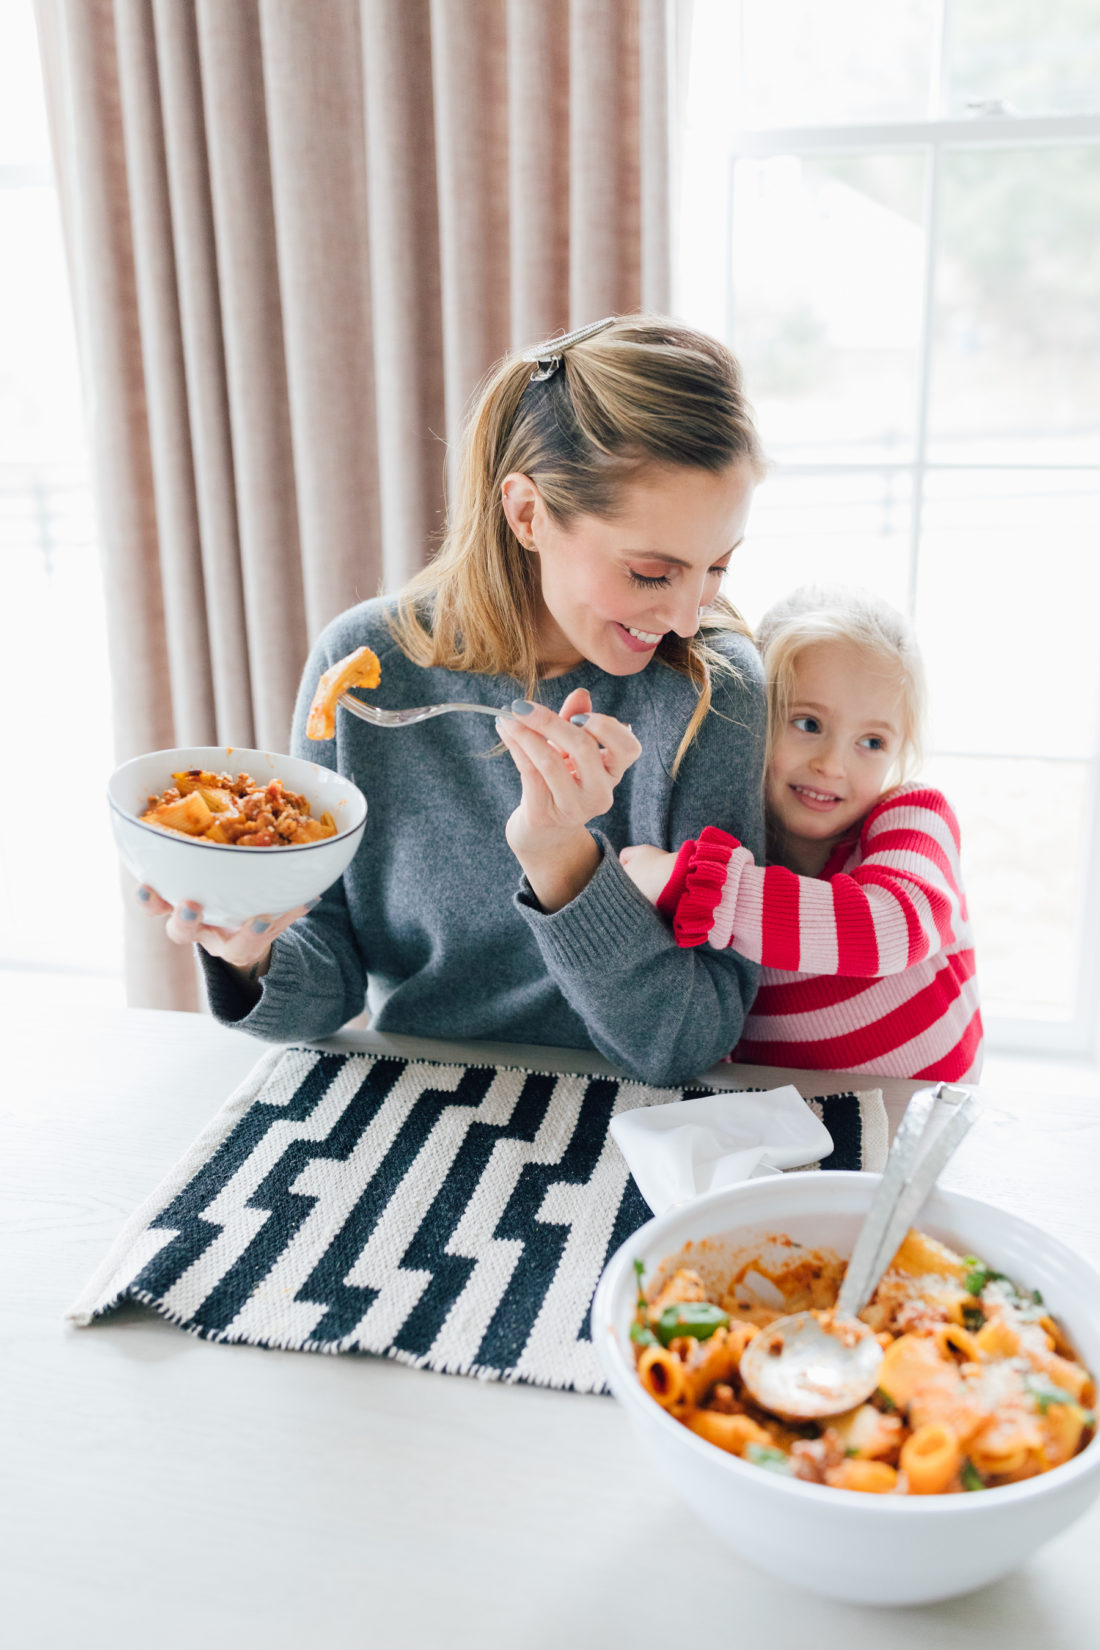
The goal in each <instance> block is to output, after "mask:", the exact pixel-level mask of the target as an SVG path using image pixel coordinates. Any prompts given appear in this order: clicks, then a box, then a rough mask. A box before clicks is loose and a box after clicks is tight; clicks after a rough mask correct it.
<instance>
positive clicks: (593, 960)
mask: <svg viewBox="0 0 1100 1650" xmlns="http://www.w3.org/2000/svg"><path fill="white" fill-rule="evenodd" d="M551 352H553V353H551ZM532 361H537V362H538V364H537V365H536V367H535V369H534V370H532ZM555 363H556V364H555ZM761 467H762V466H761V455H760V448H759V443H758V439H757V436H756V432H755V430H754V428H753V424H752V420H751V415H750V412H749V409H748V407H747V405H746V403H745V401H744V398H743V396H742V394H741V385H740V374H739V371H738V368H737V365H736V363H735V361H734V360H733V358H732V357H731V356H730V355H729V353H728V351H726V350H725V349H724V348H723V347H722V346H721V345H719V344H718V343H716V342H715V341H714V340H713V339H710V338H707V337H705V336H704V335H702V334H699V333H696V332H694V331H692V330H691V329H689V328H687V327H683V326H681V325H679V324H678V323H676V322H672V321H667V320H663V319H660V318H657V317H646V316H629V317H621V318H618V319H614V320H611V321H608V322H605V323H603V324H601V325H600V326H598V327H596V328H588V329H584V331H583V332H582V334H581V335H571V338H570V339H569V340H559V341H557V342H556V343H551V344H548V345H546V346H544V347H543V350H542V351H541V360H539V359H538V356H537V355H536V354H532V355H530V356H528V357H525V358H518V357H510V358H508V359H506V360H505V362H504V363H503V364H502V365H501V366H500V368H499V369H498V370H497V371H496V373H495V374H494V375H493V376H492V377H491V379H490V380H489V382H488V383H487V385H486V387H485V389H484V390H483V392H482V394H481V397H480V399H479V401H478V403H477V405H476V407H475V409H474V412H473V415H472V417H471V419H470V422H469V425H468V427H467V430H466V434H465V439H464V443H463V450H462V454H461V463H460V470H459V479H458V485H457V490H456V499H455V507H454V511H453V514H452V518H451V521H450V523H449V527H448V531H447V534H446V538H445V541H444V544H443V548H442V550H441V552H440V554H439V556H438V557H437V558H436V559H435V560H434V561H433V562H432V563H431V565H430V566H429V567H428V568H426V569H425V570H424V571H423V572H422V573H420V574H419V575H417V576H416V577H415V578H414V579H413V580H412V581H411V582H410V584H409V585H408V586H407V587H406V588H405V590H404V591H403V592H402V593H401V594H400V595H399V596H398V597H397V598H378V599H376V600H374V601H369V602H364V603H363V604H362V605H361V606H359V607H356V608H353V609H351V610H350V611H349V612H347V613H344V614H342V615H341V616H340V617H339V618H337V619H336V620H334V621H333V622H332V623H331V624H330V625H329V626H328V628H327V629H326V630H325V632H324V633H323V635H322V636H321V637H320V638H319V640H318V642H317V644H316V645H315V647H314V648H313V651H312V653H311V655H310V659H309V662H308V664H307V666H306V670H305V674H304V676H303V679H302V685H301V691H300V694H299V699H298V705H297V709H296V712H295V718H294V732H293V743H292V749H293V751H294V752H295V754H298V755H308V756H310V757H312V758H313V759H314V760H316V761H321V762H325V763H327V764H328V765H329V766H331V767H334V768H336V769H338V770H339V771H340V772H341V773H344V774H346V775H347V776H348V777H349V778H351V779H353V780H354V781H355V783H356V784H358V785H359V786H360V788H361V789H362V790H363V791H364V793H365V794H366V797H367V802H368V815H367V831H366V837H365V840H364V843H363V845H362V847H361V848H360V850H359V852H358V854H357V856H356V859H355V861H354V862H353V864H352V865H351V867H350V868H349V870H348V871H347V873H345V876H344V878H343V879H342V881H341V883H340V884H338V885H337V886H335V887H333V888H331V889H329V891H328V892H327V893H326V895H325V896H324V898H323V900H322V901H321V902H320V903H319V904H317V905H316V907H315V908H314V909H311V910H308V911H301V910H299V911H291V912H288V913H286V914H285V915H283V916H281V917H279V918H277V919H275V920H271V919H270V918H266V917H259V918H257V919H256V920H254V921H253V922H251V923H248V924H245V925H244V926H243V927H242V928H241V929H240V930H238V931H237V932H235V933H230V932H228V931H226V930H221V929H217V928H211V927H207V926H204V925H203V923H202V913H201V911H200V910H199V909H198V907H197V906H195V905H194V904H184V905H181V906H179V907H177V908H176V910H174V911H173V912H172V913H171V915H170V917H169V920H168V924H167V932H168V934H169V935H170V937H171V938H172V939H173V940H176V941H177V942H179V943H189V942H191V941H197V942H198V944H199V946H200V958H201V960H202V962H203V967H204V970H205V973H206V979H207V987H208V990H209V994H210V1001H211V1007H212V1008H213V1011H214V1013H215V1014H216V1015H217V1017H218V1018H219V1019H220V1020H222V1021H223V1022H224V1023H227V1024H233V1025H237V1026H239V1027H240V1028H241V1029H243V1030H246V1031H250V1032H253V1033H254V1034H255V1035H257V1036H260V1037H265V1038H270V1039H272V1040H275V1041H292V1040H295V1039H313V1038H318V1037H324V1036H327V1035H330V1034H331V1033H333V1032H335V1031H336V1030H337V1029H338V1028H339V1027H340V1026H341V1025H343V1024H344V1023H345V1022H346V1021H347V1020H348V1019H350V1018H351V1017H352V1016H353V1015H355V1014H357V1013H358V1012H359V1011H360V1010H361V1008H362V1007H363V1000H364V993H365V992H366V994H367V998H368V1002H369V1006H370V1010H371V1016H372V1025H373V1026H374V1027H375V1028H376V1029H377V1030H379V1031H392V1032H405V1033H414V1034H419V1035H422V1036H433V1037H449V1038H492V1039H495V1040H499V1041H503V1042H521V1043H547V1044H564V1045H567V1046H570V1047H577V1048H589V1047H594V1048H597V1049H599V1050H600V1051H601V1053H603V1054H605V1055H607V1056H608V1057H609V1058H611V1059H612V1060H614V1061H615V1062H616V1064H617V1065H619V1066H620V1067H622V1068H623V1069H625V1070H626V1071H627V1072H629V1073H631V1074H633V1075H636V1076H637V1077H639V1078H640V1079H642V1080H644V1081H648V1082H654V1083H661V1084H678V1083H681V1082H684V1081H686V1080H687V1079H689V1078H691V1077H693V1076H694V1075H695V1074H696V1073H698V1072H700V1071H702V1070H704V1069H705V1068H706V1067H707V1066H709V1065H711V1064H712V1063H713V1062H714V1061H716V1060H717V1059H719V1058H720V1057H721V1056H722V1055H723V1054H725V1053H726V1052H727V1051H728V1050H729V1049H730V1048H732V1047H733V1045H734V1044H735V1043H736V1041H737V1038H738V1036H739V1034H740V1030H741V1023H742V1020H743V1017H744V1013H745V1009H746V1006H747V1005H748V1003H750V1002H751V1000H752V996H753V993H754V991H755V988H756V979H757V968H756V966H755V965H754V964H752V963H750V962H747V961H746V960H745V959H743V958H740V957H738V956H737V955H736V954H734V953H728V952H727V953H720V954H719V953H714V952H708V953H707V954H706V955H703V954H700V953H699V952H697V951H685V950H681V949H680V948H679V947H677V945H676V943H675V940H674V938H673V937H672V935H671V934H670V933H669V931H668V928H667V927H666V925H665V924H664V922H663V921H662V919H661V918H660V917H659V916H658V915H657V913H656V912H655V911H654V910H653V908H652V906H650V905H649V904H648V902H647V901H646V900H645V899H644V898H643V896H642V895H641V894H640V893H639V892H638V890H637V889H636V888H635V887H634V886H633V884H632V883H631V881H630V879H629V878H628V877H627V876H626V874H625V872H624V871H623V869H622V867H621V865H620V864H619V860H618V855H617V850H618V849H619V848H620V847H622V846H623V845H625V844H626V843H629V842H637V841H649V842H657V843H662V844H664V845H666V846H672V845H673V844H677V845H678V844H679V843H680V842H681V841H683V840H684V838H685V837H689V836H694V835H698V833H699V831H700V830H701V829H702V828H703V826H704V825H705V824H708V823H710V824H713V823H714V822H715V821H718V823H719V824H720V825H721V826H722V828H723V829H725V830H727V831H728V832H729V833H730V834H731V835H734V836H736V837H737V838H738V839H739V840H740V841H742V842H745V843H747V844H749V845H751V846H752V848H753V849H754V851H759V850H760V849H761V848H762V846H763V840H762V819H761V772H762V763H763V748H764V701H763V692H762V685H761V672H760V665H759V660H758V658H757V656H756V653H755V651H754V649H753V648H752V646H751V643H750V642H749V640H748V639H747V634H746V631H745V628H744V626H743V624H742V623H741V621H740V620H739V618H738V617H737V615H736V613H735V612H734V610H733V609H732V608H731V607H729V605H728V604H726V603H725V602H724V601H723V600H722V599H721V598H720V597H719V594H718V589H719V583H720V580H721V577H722V574H723V572H724V571H725V568H726V566H727V564H728V562H729V559H730V556H731V554H732V552H733V550H734V549H735V548H736V546H737V544H738V543H739V541H740V539H741V537H742V535H743V533H744V528H745V522H746V519H747V516H748V511H749V505H750V501H751V497H752V492H753V488H754V486H755V483H756V481H757V479H758V478H759V475H760V473H761ZM703 610H706V616H705V617H704V618H701V614H702V613H703ZM364 645H365V646H367V647H370V648H372V649H373V650H374V651H375V652H376V653H377V654H378V656H379V659H380V660H381V669H382V685H381V688H380V689H379V693H378V700H379V702H380V703H381V704H384V705H386V706H389V707H395V708H400V707H405V706H410V705H424V704H432V703H438V702H441V701H450V700H460V699H467V700H469V701H470V702H471V703H479V704H500V705H501V706H502V709H507V707H510V706H511V707H512V710H511V713H510V714H508V715H507V716H506V717H505V718H503V719H502V720H501V721H499V722H498V723H497V726H496V729H495V730H494V728H493V727H492V726H490V725H489V723H488V722H487V721H486V719H484V718H482V717H480V716H473V715H471V716H463V715H461V714H457V715H451V716H444V717H438V718H436V719H434V720H432V721H429V722H425V723H422V724H420V725H418V726H416V727H413V728H410V729H385V728H378V727H372V726H370V725H368V724H366V723H364V722H362V721H361V720H359V719H358V718H356V717H354V716H351V715H348V714H347V713H346V712H345V713H343V714H342V715H341V716H340V718H339V721H338V725H337V729H336V736H335V738H334V739H333V740H331V741H329V742H327V743H322V744H314V743H311V742H309V741H307V739H306V737H305V718H306V711H307V709H308V706H309V703H310V700H311V698H312V695H313V692H314V688H315V686H316V684H317V681H318V678H319V676H320V675H321V673H322V672H323V671H324V670H325V669H327V668H328V667H329V666H330V665H331V664H333V663H334V662H335V661H336V660H337V659H340V658H342V657H343V656H344V655H346V654H348V653H350V652H351V651H352V650H353V649H354V648H356V647H361V646H364ZM517 686H518V687H519V688H520V689H521V690H522V692H523V694H524V697H523V698H522V699H519V700H517V698H516V694H517ZM513 702H514V703H513ZM578 718H579V719H580V722H579V723H578V721H577V719H578ZM501 741H502V742H503V745H504V747H506V749H503V750H502V749H501V744H500V742H501ZM591 820H598V821H599V824H598V828H595V829H591V830H590V829H589V828H588V826H589V822H590V821H591ZM517 862H518V863H517ZM521 872H522V875H520V874H519V873H521ZM143 892H144V893H145V895H146V902H147V905H148V907H149V908H150V909H152V910H154V911H156V912H158V913H161V912H164V911H167V910H168V907H167V906H166V905H165V903H164V902H163V901H161V900H159V899H158V898H157V896H156V895H155V894H152V892H151V891H149V890H144V891H143Z"/></svg>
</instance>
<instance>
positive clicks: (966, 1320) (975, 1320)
mask: <svg viewBox="0 0 1100 1650" xmlns="http://www.w3.org/2000/svg"><path fill="white" fill-rule="evenodd" d="M984 1322H985V1313H984V1312H983V1311H982V1309H981V1307H980V1306H964V1307H963V1328H964V1329H969V1330H970V1332H971V1334H974V1333H976V1331H977V1330H979V1329H980V1328H981V1327H982V1325H983V1324H984Z"/></svg>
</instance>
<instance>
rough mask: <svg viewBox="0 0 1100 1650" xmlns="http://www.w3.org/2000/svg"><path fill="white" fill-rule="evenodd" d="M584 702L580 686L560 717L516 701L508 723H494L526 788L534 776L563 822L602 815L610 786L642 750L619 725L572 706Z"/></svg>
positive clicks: (586, 698)
mask: <svg viewBox="0 0 1100 1650" xmlns="http://www.w3.org/2000/svg"><path fill="white" fill-rule="evenodd" d="M586 704H591V699H590V697H589V695H588V693H587V692H586V690H584V689H580V688H578V689H575V690H574V692H573V693H571V694H570V695H569V696H568V698H567V699H566V701H565V703H564V704H563V706H562V713H561V714H560V715H558V714H555V712H554V711H552V710H550V709H548V707H547V706H545V705H537V704H532V703H531V702H530V701H529V700H524V699H520V700H517V701H515V703H514V704H513V706H512V717H511V719H509V720H507V721H506V722H504V723H498V727H499V728H500V731H501V737H502V738H503V740H504V742H505V744H506V745H507V746H508V748H509V750H510V751H511V752H512V755H513V757H514V758H515V759H516V762H517V766H518V767H519V769H520V773H521V775H522V776H523V778H524V781H525V784H532V783H534V780H535V776H536V775H537V777H538V779H539V780H541V782H542V785H543V786H544V787H545V793H541V792H540V796H541V795H543V794H545V795H546V798H547V800H549V801H551V802H552V804H553V807H554V809H555V811H556V812H557V814H558V815H559V816H560V817H561V819H562V821H563V822H566V823H578V822H586V821H588V820H589V819H595V818H598V817H599V815H600V814H604V813H606V812H607V810H608V808H610V806H611V803H612V799H613V796H614V789H615V786H616V785H617V784H618V782H619V780H620V779H621V778H622V776H623V774H624V773H625V772H626V770H627V768H629V766H630V764H631V763H632V762H634V761H636V760H637V758H638V755H639V753H640V751H641V745H640V744H639V742H638V740H637V739H636V738H635V737H634V734H633V733H632V731H631V730H630V728H628V727H627V725H626V724H625V723H624V722H619V721H618V720H616V718H615V717H613V716H602V715H598V714H596V713H595V712H593V711H589V710H582V709H575V708H574V707H575V706H581V705H586ZM567 712H568V716H567V715H566V713H567ZM521 757H522V759H523V760H522V763H521V760H520V758H521Z"/></svg>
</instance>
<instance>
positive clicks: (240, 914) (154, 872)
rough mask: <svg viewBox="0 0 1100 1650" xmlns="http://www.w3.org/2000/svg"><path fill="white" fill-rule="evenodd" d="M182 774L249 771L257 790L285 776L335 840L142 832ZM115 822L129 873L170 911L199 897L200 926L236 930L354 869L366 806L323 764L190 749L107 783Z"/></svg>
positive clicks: (272, 754)
mask: <svg viewBox="0 0 1100 1650" xmlns="http://www.w3.org/2000/svg"><path fill="white" fill-rule="evenodd" d="M185 768H207V769H209V770H210V771H212V772H214V773H231V774H234V775H236V774H238V773H248V774H251V775H252V778H253V779H254V780H255V781H256V783H257V785H266V784H268V783H269V781H270V780H272V779H281V780H282V781H283V783H284V785H285V786H286V787H287V789H288V790H290V791H297V792H299V794H300V795H302V796H305V797H306V798H308V800H309V805H310V808H311V810H312V812H313V815H314V818H316V819H320V817H321V815H322V814H323V813H324V812H325V811H326V809H327V810H328V812H329V813H330V814H331V815H332V817H333V819H334V820H335V821H336V835H335V836H330V837H326V838H325V839H324V840H323V841H321V842H303V843H300V844H297V845H290V846H287V847H285V848H237V847H233V846H231V845H230V844H228V843H224V842H202V841H198V840H191V839H189V838H187V837H185V836H177V835H175V834H174V833H172V832H169V831H162V830H159V829H158V828H157V826H155V825H146V824H144V823H143V822H142V820H140V819H139V818H138V815H139V814H141V813H143V812H144V811H145V809H146V807H148V804H149V798H150V797H151V796H157V795H159V794H160V792H161V791H163V790H166V789H167V787H168V786H169V785H171V784H172V775H173V774H174V773H179V772H181V771H182V770H183V769H185ZM107 800H108V802H109V803H110V807H111V825H112V827H113V829H114V833H115V841H116V842H117V843H118V850H119V853H120V854H121V855H122V860H123V863H124V864H125V866H126V868H127V870H129V871H130V872H132V874H133V875H134V876H135V877H137V879H138V881H139V882H144V883H148V885H149V887H150V888H155V889H156V891H157V893H158V894H159V895H160V896H161V898H162V899H166V900H168V901H169V902H170V903H171V904H172V905H178V904H179V903H180V901H181V900H195V901H197V903H198V904H199V905H201V906H202V908H203V919H204V921H206V922H208V923H211V924H213V925H214V926H216V927H225V928H233V927H237V926H238V925H239V924H240V923H242V922H243V921H244V920H245V919H246V918H247V917H254V916H259V915H261V914H263V915H267V916H278V915H280V913H282V912H283V911H290V910H292V909H293V908H294V906H296V905H304V904H305V903H306V901H307V900H311V899H315V898H316V897H317V895H319V894H322V893H324V891H325V889H326V888H329V887H331V886H332V884H333V883H334V882H335V881H336V880H337V878H338V877H339V876H341V875H342V874H343V872H344V871H345V870H346V869H347V867H348V866H349V865H350V864H351V861H352V859H353V858H354V856H355V853H356V850H357V849H358V847H359V844H360V843H361V842H362V840H363V830H364V827H365V825H366V822H367V800H366V797H365V796H364V795H363V793H362V791H361V790H359V789H358V788H357V786H355V785H353V784H352V783H351V781H350V780H348V779H344V778H343V777H342V776H341V775H340V774H338V773H333V771H332V769H331V768H325V767H322V765H321V764H320V763H319V762H306V761H303V760H302V759H301V758H300V757H295V756H282V755H281V754H280V753H279V752H278V751H254V750H244V749H242V747H241V746H239V745H189V746H186V747H181V748H180V749H178V750H167V751H150V752H149V753H148V754H147V755H145V756H135V757H134V758H133V759H132V760H131V761H129V762H124V763H123V764H122V766H121V767H120V768H116V770H115V772H114V773H113V774H112V775H111V778H110V781H109V782H108V785H107Z"/></svg>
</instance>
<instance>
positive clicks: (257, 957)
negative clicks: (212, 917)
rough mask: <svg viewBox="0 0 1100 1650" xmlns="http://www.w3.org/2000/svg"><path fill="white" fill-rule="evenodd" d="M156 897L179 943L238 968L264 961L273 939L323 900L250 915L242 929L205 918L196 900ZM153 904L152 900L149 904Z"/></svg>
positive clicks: (166, 927) (169, 930) (167, 926)
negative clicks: (170, 900) (173, 901)
mask: <svg viewBox="0 0 1100 1650" xmlns="http://www.w3.org/2000/svg"><path fill="white" fill-rule="evenodd" d="M153 898H155V899H156V900H158V901H159V904H160V909H161V910H162V911H168V912H169V913H170V915H169V917H168V921H167V922H166V923H165V925H164V931H165V933H166V934H167V936H168V938H169V939H170V940H171V941H172V942H173V943H174V944H175V945H201V946H202V948H203V950H204V951H205V952H206V953H207V954H208V955H209V956H211V957H221V958H222V959H223V960H224V961H225V962H227V963H232V965H233V967H234V968H251V967H252V964H253V963H256V962H260V961H261V960H262V959H263V958H264V957H265V956H266V955H267V953H268V952H269V951H270V949H271V945H272V942H273V941H274V940H277V939H278V937H279V935H280V934H283V933H285V932H286V930H287V929H288V928H289V927H290V925H291V923H292V922H297V920H298V918H299V917H302V916H305V914H306V912H307V911H312V910H313V908H314V906H316V905H319V904H320V903H321V902H320V900H319V899H314V900H310V901H309V903H308V904H307V905H297V906H295V907H294V909H293V910H291V911H283V912H281V913H280V914H279V916H277V917H273V916H270V915H260V916H256V917H249V918H248V919H247V920H246V921H245V922H243V923H242V924H241V925H240V927H239V928H218V927H216V926H214V925H213V924H209V923H205V922H204V921H203V911H202V906H201V905H199V904H198V902H197V901H196V900H181V902H180V904H179V905H177V906H175V907H174V908H173V907H172V906H169V905H168V904H167V902H166V901H164V900H162V899H160V896H159V894H157V895H154V896H153ZM152 903H153V901H152V899H150V901H149V902H148V904H149V905H152Z"/></svg>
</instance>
